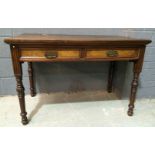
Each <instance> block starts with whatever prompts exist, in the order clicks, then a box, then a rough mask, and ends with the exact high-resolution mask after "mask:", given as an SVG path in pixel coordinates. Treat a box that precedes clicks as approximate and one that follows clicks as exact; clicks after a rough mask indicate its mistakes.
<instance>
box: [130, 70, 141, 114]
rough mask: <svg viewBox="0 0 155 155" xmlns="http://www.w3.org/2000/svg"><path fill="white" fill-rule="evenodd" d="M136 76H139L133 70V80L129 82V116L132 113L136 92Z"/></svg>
mask: <svg viewBox="0 0 155 155" xmlns="http://www.w3.org/2000/svg"><path fill="white" fill-rule="evenodd" d="M138 78H139V73H137V72H134V77H133V81H132V84H131V94H130V103H129V109H128V115H129V116H132V115H133V110H134V103H135V99H136V92H137V87H138Z"/></svg>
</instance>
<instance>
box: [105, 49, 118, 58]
mask: <svg viewBox="0 0 155 155" xmlns="http://www.w3.org/2000/svg"><path fill="white" fill-rule="evenodd" d="M106 54H107V56H108V57H117V56H118V51H116V50H110V51H107V52H106Z"/></svg>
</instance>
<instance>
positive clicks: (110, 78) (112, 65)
mask: <svg viewBox="0 0 155 155" xmlns="http://www.w3.org/2000/svg"><path fill="white" fill-rule="evenodd" d="M114 70H115V62H114V61H112V62H110V68H109V75H108V86H107V91H108V92H109V93H111V92H112V88H113V76H114Z"/></svg>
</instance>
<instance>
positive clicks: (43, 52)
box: [20, 48, 139, 61]
mask: <svg viewBox="0 0 155 155" xmlns="http://www.w3.org/2000/svg"><path fill="white" fill-rule="evenodd" d="M20 51H21V56H20V60H21V61H59V60H60V61H61V60H62V61H74V60H75V61H76V60H77V61H79V60H102V59H103V60H111V59H112V60H113V59H114V60H125V59H130V60H131V59H138V57H139V50H135V49H129V50H125V49H118V50H117V49H116V50H108V49H85V50H80V49H71V48H68V49H39V48H38V49H37V48H31V49H30V48H22V49H21V50H20Z"/></svg>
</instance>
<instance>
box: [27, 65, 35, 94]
mask: <svg viewBox="0 0 155 155" xmlns="http://www.w3.org/2000/svg"><path fill="white" fill-rule="evenodd" d="M28 74H29V82H30V94H31V96H32V97H33V96H35V95H36V91H35V87H34V78H33V66H32V62H28Z"/></svg>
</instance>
